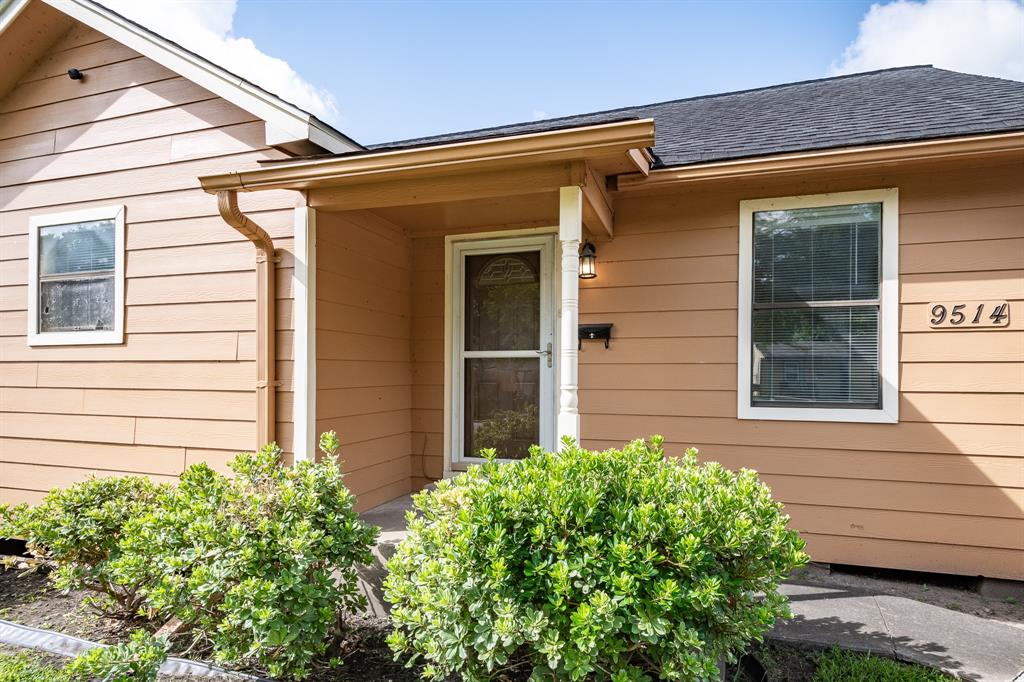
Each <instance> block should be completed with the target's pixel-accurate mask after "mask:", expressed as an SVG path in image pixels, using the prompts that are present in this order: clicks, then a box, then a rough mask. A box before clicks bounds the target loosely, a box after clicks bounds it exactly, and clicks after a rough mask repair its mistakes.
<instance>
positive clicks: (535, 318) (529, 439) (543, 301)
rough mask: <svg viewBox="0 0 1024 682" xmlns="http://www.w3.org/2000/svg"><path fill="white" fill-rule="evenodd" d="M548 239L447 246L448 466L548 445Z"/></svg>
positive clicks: (551, 406) (551, 407)
mask: <svg viewBox="0 0 1024 682" xmlns="http://www.w3.org/2000/svg"><path fill="white" fill-rule="evenodd" d="M553 246H554V244H553V240H552V238H551V237H550V236H541V237H523V238H510V239H491V240H486V241H465V242H457V243H456V244H454V251H453V256H454V259H453V262H452V265H453V270H454V272H453V273H452V274H453V278H452V279H453V284H454V286H453V288H452V289H453V300H452V310H453V312H454V313H455V314H454V315H453V319H452V321H451V322H452V325H453V326H452V330H451V334H452V341H453V343H452V351H453V358H452V377H451V382H452V383H451V388H452V390H451V396H452V412H451V417H452V421H451V435H452V437H451V444H452V453H451V454H452V458H451V461H452V462H453V463H458V462H473V461H480V451H481V450H482V449H484V448H494V449H495V450H496V451H497V455H498V458H499V459H506V460H511V459H521V458H523V457H526V455H527V454H528V450H529V447H530V446H531V445H534V444H539V445H541V446H543V447H545V448H553V447H554V442H553V441H554V412H555V390H554V377H555V368H554V362H555V355H554V352H553V351H554V350H555V338H554V324H553V305H552V295H553V293H552V290H553V287H552V282H551V272H552V270H551V268H552V254H553V251H554V249H553Z"/></svg>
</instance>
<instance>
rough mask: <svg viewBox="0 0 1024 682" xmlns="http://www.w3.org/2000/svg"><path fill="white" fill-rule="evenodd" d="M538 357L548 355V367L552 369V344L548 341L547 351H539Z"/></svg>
mask: <svg viewBox="0 0 1024 682" xmlns="http://www.w3.org/2000/svg"><path fill="white" fill-rule="evenodd" d="M537 355H546V356H548V367H550V366H551V342H550V341H548V349H547V350H539V351H537Z"/></svg>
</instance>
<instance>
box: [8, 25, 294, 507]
mask: <svg viewBox="0 0 1024 682" xmlns="http://www.w3.org/2000/svg"><path fill="white" fill-rule="evenodd" d="M69 65H72V66H75V67H76V68H88V70H89V78H87V79H86V80H85V81H81V82H77V81H72V80H70V79H69V78H68V77H67V75H66V71H67V69H68V68H70V66H69ZM0 112H2V113H0V386H2V388H0V501H7V500H24V501H34V500H36V499H38V497H39V495H41V493H42V491H45V490H47V489H49V488H51V487H53V486H57V485H66V484H68V483H71V482H74V481H76V480H80V479H81V478H82V477H84V476H86V475H88V474H90V473H104V472H115V473H116V472H127V473H144V474H150V475H153V476H156V477H158V478H161V479H166V480H173V478H174V477H175V476H176V475H177V474H179V473H180V472H181V471H182V469H183V468H184V467H185V466H187V465H188V464H191V463H194V462H197V461H203V460H209V461H210V462H211V463H212V464H214V465H215V466H218V467H221V468H222V467H223V466H224V464H225V462H226V461H227V460H228V459H229V458H230V456H231V455H232V454H233V453H235V452H237V451H240V450H246V449H252V448H253V447H255V446H256V445H257V444H256V443H255V441H254V436H255V424H254V420H255V392H254V388H255V364H254V359H255V348H254V344H255V335H254V330H255V319H256V306H255V276H254V264H255V253H254V250H253V248H252V246H251V245H250V244H249V243H248V242H247V241H246V240H245V239H244V238H243V237H242V236H241V235H239V234H238V233H237V232H236V231H235V230H233V229H232V228H230V227H229V226H228V225H226V224H225V223H224V222H223V220H221V218H220V216H219V215H218V212H217V205H216V199H215V198H214V197H212V196H210V195H208V194H206V193H205V192H203V191H202V190H201V189H200V188H199V183H198V180H197V176H198V175H200V174H203V173H208V172H223V171H225V170H229V169H231V168H235V167H238V166H243V165H248V164H251V163H253V162H255V161H256V160H259V159H265V158H278V157H280V156H281V154H280V153H279V152H277V151H274V150H271V149H268V148H266V146H265V143H264V132H263V123H262V122H261V121H258V120H257V119H256V117H254V116H253V115H252V114H250V113H248V112H245V111H243V110H241V109H239V108H238V107H236V106H234V105H232V104H230V103H229V102H227V101H225V100H223V99H220V98H218V97H216V96H214V95H213V94H212V93H210V92H208V91H206V90H204V89H202V88H200V87H199V86H197V85H195V84H194V83H191V82H189V81H187V80H185V79H183V78H180V77H178V76H177V75H176V74H174V73H171V72H169V71H167V70H166V69H164V68H163V67H162V66H159V65H158V64H155V63H153V62H151V61H150V60H148V59H146V58H144V57H141V56H139V55H138V54H136V53H134V52H133V51H131V50H129V49H127V48H126V47H124V46H123V45H120V44H118V43H116V42H114V41H112V40H110V39H107V38H105V37H104V36H102V35H100V34H98V33H96V32H95V31H92V30H91V29H85V28H84V27H81V26H76V27H74V28H73V29H72V31H71V32H70V33H69V34H67V35H66V36H65V37H64V38H63V39H61V41H59V42H58V43H57V44H56V45H54V46H53V48H52V49H50V50H49V51H48V53H47V56H46V57H45V58H44V59H43V60H41V61H40V62H39V63H38V64H37V65H36V66H35V67H33V68H32V69H31V70H29V71H28V72H27V73H26V74H25V75H24V76H23V77H22V78H21V80H20V82H19V83H18V85H17V86H16V87H15V88H14V89H13V90H11V91H10V93H9V94H8V95H7V96H6V97H5V98H4V99H3V101H2V102H0ZM297 196H298V195H297V194H295V193H292V192H283V191H282V192H270V193H259V194H253V195H248V194H247V195H244V196H242V197H241V203H242V209H243V210H245V211H247V212H248V213H250V215H251V216H252V218H253V219H254V220H256V221H257V222H258V223H259V224H260V225H261V226H263V227H264V228H265V229H267V231H268V232H269V233H270V234H271V235H272V236H273V237H274V239H275V244H276V245H277V246H278V248H279V250H280V255H281V262H280V264H279V266H278V267H279V271H278V283H277V295H278V297H279V298H280V300H279V301H278V311H277V319H278V327H279V329H280V331H279V333H278V338H277V343H278V358H279V363H278V364H279V368H280V370H281V374H282V375H281V377H280V378H281V379H282V382H283V385H282V387H281V388H280V392H279V393H278V419H279V420H280V421H279V428H278V431H279V441H280V442H281V444H282V446H283V447H284V448H285V450H286V451H287V452H289V453H290V452H291V450H292V442H291V441H292V430H291V425H290V423H288V422H290V419H291V406H292V403H293V401H292V394H291V370H292V367H291V362H290V360H291V357H292V355H291V354H292V334H291V331H290V330H291V329H292V306H291V300H290V299H291V291H292V282H291V279H292V272H293V259H292V244H293V240H292V225H293V211H292V208H293V206H294V205H295V203H296V199H297ZM112 203H121V204H124V205H125V207H126V235H125V236H126V250H127V253H126V283H125V285H126V286H125V298H126V304H127V305H126V311H125V331H126V335H125V343H124V344H123V345H115V346H51V347H38V348H31V347H29V346H28V345H27V343H26V338H25V333H26V328H27V319H26V312H25V309H26V298H27V296H28V286H27V285H28V281H27V276H28V261H27V256H28V241H27V239H28V238H27V234H28V225H29V219H30V217H31V216H33V215H35V214H40V213H52V212H63V211H71V210H76V209H80V208H85V207H89V206H95V205H107V204H112Z"/></svg>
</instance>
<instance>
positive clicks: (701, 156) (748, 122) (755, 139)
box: [370, 66, 1024, 168]
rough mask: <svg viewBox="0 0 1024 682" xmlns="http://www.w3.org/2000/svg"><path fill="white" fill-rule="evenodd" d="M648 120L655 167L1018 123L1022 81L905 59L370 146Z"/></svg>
mask: <svg viewBox="0 0 1024 682" xmlns="http://www.w3.org/2000/svg"><path fill="white" fill-rule="evenodd" d="M639 118H653V119H654V123H655V131H656V135H657V143H656V146H655V148H654V155H655V166H656V167H662V168H663V167H671V166H684V165H691V164H697V163H706V162H710V161H724V160H728V159H739V158H745V157H752V156H764V155H769V154H780V153H786V152H797V151H806V150H811V149H829V148H836V147H851V146H859V145H870V144H882V143H887V142H904V141H911V140H925V139H934V138H942V137H956V136H962V135H977V134H983V133H997V132H1009V131H1013V130H1024V83H1021V82H1017V81H1011V80H1003V79H1000V78H991V77H988V76H975V75H971V74H965V73H958V72H956V71H946V70H944V69H937V68H934V67H932V66H910V67H901V68H895V69H886V70H884V71H872V72H868V73H858V74H852V75H849V76H838V77H834V78H825V79H820V80H813V81H803V82H800V83H789V84H786V85H776V86H772V87H768V88H760V89H756V90H744V91H741V92H731V93H725V94H721V95H707V96H703V97H693V98H689V99H681V100H674V101H671V102H661V103H658V104H648V105H643V106H636V107H625V108H622V109H614V110H611V111H601V112H596V113H592V114H582V115H579V116H567V117H564V118H553V119H546V120H542V121H533V122H529V123H518V124H513V125H505V126H497V127H494V128H484V129H480V130H470V131H465V132H459V133H451V134H448V135H436V136H432V137H421V138H416V139H411V140H401V141H397V142H388V143H384V144H378V145H372V146H371V147H370V149H371V150H373V151H382V150H385V149H405V148H410V147H420V146H426V145H436V144H448V143H453V142H467V141H471V140H481V139H488V138H495V137H505V136H508V135H522V134H526V133H536V132H544V131H550V130H558V129H562V128H574V127H578V126H584V125H594V124H598V123H611V122H614V121H622V120H631V119H639Z"/></svg>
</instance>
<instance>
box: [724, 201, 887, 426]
mask: <svg viewBox="0 0 1024 682" xmlns="http://www.w3.org/2000/svg"><path fill="white" fill-rule="evenodd" d="M897 210H898V209H897V206H896V191H895V190H880V191H872V192H846V193H841V194H832V195H819V196H812V197H792V198H788V199H772V200H760V201H744V202H741V215H740V222H741V237H740V238H741V244H740V272H741V275H740V280H741V281H740V305H739V309H740V320H739V328H740V349H739V352H740V357H739V362H738V365H739V367H740V373H739V376H738V381H739V391H738V395H739V405H738V408H739V410H738V413H739V416H740V417H741V418H751V419H794V420H807V421H874V422H894V421H897V420H898V414H897V412H896V409H897V405H896V402H897V400H898V387H897V385H896V384H897V381H898V373H897V371H896V369H897V365H896V363H897V345H898V342H899V339H898V336H897V334H898V332H897V329H896V320H897V319H898V309H897V305H898V302H897V300H896V296H897V292H896V278H897V272H896V270H897V267H898V258H897V255H896V249H897V247H898V244H897V242H898V240H897V236H896V231H897V213H896V211H897Z"/></svg>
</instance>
